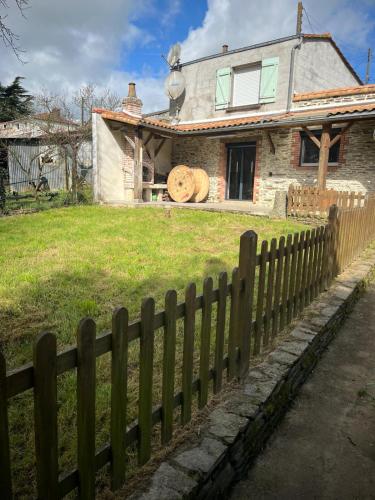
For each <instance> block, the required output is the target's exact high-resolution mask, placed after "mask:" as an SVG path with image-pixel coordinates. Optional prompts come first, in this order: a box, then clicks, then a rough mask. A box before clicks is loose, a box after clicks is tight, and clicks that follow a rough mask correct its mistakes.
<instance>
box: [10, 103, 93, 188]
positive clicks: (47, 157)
mask: <svg viewBox="0 0 375 500" xmlns="http://www.w3.org/2000/svg"><path fill="white" fill-rule="evenodd" d="M76 127H77V123H76V122H72V121H69V120H67V119H65V118H64V117H62V116H61V113H60V110H59V109H57V108H56V109H54V110H52V111H51V112H50V113H39V114H35V115H32V116H26V117H22V118H20V119H18V120H12V121H8V122H2V123H0V168H2V169H3V170H4V171H5V176H4V177H5V184H6V186H5V187H6V188H7V189H8V190H9V191H12V192H17V193H22V192H25V191H29V190H30V184H32V183H34V184H36V185H38V183H40V180H41V178H43V179H45V182H46V183H47V185H48V187H49V189H52V190H58V189H66V190H68V189H69V188H70V184H71V163H72V161H71V157H70V156H69V149H68V148H67V147H65V148H60V147H59V146H58V145H57V144H51V143H50V141H49V140H48V139H47V140H46V137H45V136H46V130H48V129H50V130H51V131H56V132H57V131H60V130H74V129H75V128H76ZM91 173H92V144H91V141H86V142H85V143H84V144H83V145H82V146H81V148H80V152H79V174H80V175H81V176H84V177H85V179H86V180H87V182H89V183H90V184H91Z"/></svg>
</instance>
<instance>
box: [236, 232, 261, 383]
mask: <svg viewBox="0 0 375 500" xmlns="http://www.w3.org/2000/svg"><path fill="white" fill-rule="evenodd" d="M257 244H258V235H257V234H256V233H255V232H254V231H246V233H244V234H242V236H241V239H240V255H239V264H238V267H239V277H240V279H241V280H243V281H244V287H243V289H242V293H241V298H240V306H239V307H240V324H239V335H240V339H239V340H240V345H239V347H240V367H239V375H240V377H243V376H244V375H245V374H246V373H247V371H248V369H249V363H250V345H251V334H252V323H253V301H254V283H255V268H256V256H257Z"/></svg>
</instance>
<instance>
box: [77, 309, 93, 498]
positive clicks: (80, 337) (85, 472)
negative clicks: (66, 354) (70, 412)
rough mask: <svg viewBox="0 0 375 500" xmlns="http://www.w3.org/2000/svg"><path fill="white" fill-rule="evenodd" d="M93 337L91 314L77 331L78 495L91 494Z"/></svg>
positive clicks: (88, 495)
mask: <svg viewBox="0 0 375 500" xmlns="http://www.w3.org/2000/svg"><path fill="white" fill-rule="evenodd" d="M95 337H96V325H95V322H94V321H93V320H92V319H91V318H85V319H83V320H81V322H80V323H79V326H78V332H77V440H78V443H77V450H78V477H79V481H78V490H79V496H80V498H95V376H96V375H95V374H96V359H95Z"/></svg>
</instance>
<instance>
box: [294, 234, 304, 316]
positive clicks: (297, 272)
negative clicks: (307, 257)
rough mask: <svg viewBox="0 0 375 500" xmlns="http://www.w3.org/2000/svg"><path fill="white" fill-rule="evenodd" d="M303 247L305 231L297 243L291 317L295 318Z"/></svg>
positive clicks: (300, 281) (299, 293)
mask: <svg viewBox="0 0 375 500" xmlns="http://www.w3.org/2000/svg"><path fill="white" fill-rule="evenodd" d="M304 245H305V231H301V232H300V235H299V243H298V256H297V270H296V282H295V290H294V297H293V317H294V318H295V317H296V316H297V315H298V312H299V304H300V296H301V289H302V263H303V249H304Z"/></svg>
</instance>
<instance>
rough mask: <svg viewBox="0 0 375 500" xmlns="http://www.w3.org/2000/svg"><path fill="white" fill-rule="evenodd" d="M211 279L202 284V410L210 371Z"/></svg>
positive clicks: (200, 368)
mask: <svg viewBox="0 0 375 500" xmlns="http://www.w3.org/2000/svg"><path fill="white" fill-rule="evenodd" d="M212 290H213V282H212V278H206V279H205V280H204V284H203V305H202V327H201V345H200V359H199V379H200V384H199V393H198V407H199V408H200V409H201V408H204V407H205V406H206V404H207V401H208V374H209V370H210V340H211V316H212Z"/></svg>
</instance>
